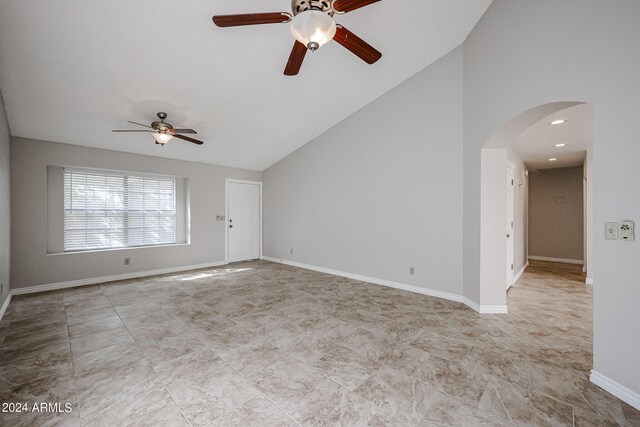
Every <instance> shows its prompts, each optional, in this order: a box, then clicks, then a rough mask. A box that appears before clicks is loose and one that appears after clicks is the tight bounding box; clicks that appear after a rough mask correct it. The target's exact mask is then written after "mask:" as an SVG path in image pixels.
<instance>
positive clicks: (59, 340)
mask: <svg viewBox="0 0 640 427" xmlns="http://www.w3.org/2000/svg"><path fill="white" fill-rule="evenodd" d="M64 347H66V348H68V347H69V335H68V333H67V331H56V332H53V333H48V334H44V335H38V334H36V335H34V336H31V335H26V336H16V337H15V338H10V337H9V334H7V336H6V337H5V339H4V341H3V343H2V346H1V347H0V361H1V362H0V363H1V364H8V363H14V362H16V361H18V360H20V359H23V358H29V357H32V356H34V355H36V354H40V353H44V352H47V351H56V350H59V349H62V348H64Z"/></svg>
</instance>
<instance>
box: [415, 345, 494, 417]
mask: <svg viewBox="0 0 640 427" xmlns="http://www.w3.org/2000/svg"><path fill="white" fill-rule="evenodd" d="M413 377H415V378H416V379H418V380H420V381H422V382H425V383H428V384H430V385H432V386H433V387H435V388H437V389H438V390H440V391H443V392H444V393H446V394H448V395H450V396H453V397H456V398H458V399H460V400H462V401H464V402H466V403H468V404H470V405H473V406H477V405H478V402H479V401H480V398H481V397H482V394H483V393H484V390H485V388H486V386H487V384H488V382H489V379H490V375H488V374H486V373H484V372H482V371H481V370H478V369H475V368H474V367H472V366H470V365H463V364H461V363H457V362H451V361H450V360H447V359H442V358H440V357H437V356H433V357H431V358H429V359H428V360H427V361H425V362H424V363H423V364H422V365H420V366H419V367H418V368H417V369H416V370H415V372H414V373H413Z"/></svg>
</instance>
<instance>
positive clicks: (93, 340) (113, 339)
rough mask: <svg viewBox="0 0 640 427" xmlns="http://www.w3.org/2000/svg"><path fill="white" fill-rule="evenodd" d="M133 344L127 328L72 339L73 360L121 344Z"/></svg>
mask: <svg viewBox="0 0 640 427" xmlns="http://www.w3.org/2000/svg"><path fill="white" fill-rule="evenodd" d="M133 343H134V341H133V337H131V335H130V334H129V331H127V329H126V328H125V327H119V328H115V329H109V330H107V331H103V332H98V333H95V334H91V335H84V336H81V337H76V338H73V339H71V352H72V354H73V358H74V359H77V358H78V357H81V356H83V355H85V354H87V353H90V352H92V351H96V350H101V349H103V348H107V347H112V346H114V345H119V344H133Z"/></svg>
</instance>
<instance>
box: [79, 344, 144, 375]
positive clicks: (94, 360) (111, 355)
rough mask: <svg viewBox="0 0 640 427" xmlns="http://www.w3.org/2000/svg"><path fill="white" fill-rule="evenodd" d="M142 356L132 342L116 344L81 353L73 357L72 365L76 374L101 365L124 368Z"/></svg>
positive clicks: (136, 361) (92, 369)
mask: <svg viewBox="0 0 640 427" xmlns="http://www.w3.org/2000/svg"><path fill="white" fill-rule="evenodd" d="M143 358H144V356H143V355H142V353H141V352H140V349H139V348H138V346H137V345H135V344H134V343H132V342H127V343H124V344H117V345H113V346H110V347H105V348H101V349H99V350H95V351H91V352H88V353H85V354H83V355H82V356H80V357H79V358H76V359H74V361H73V367H74V371H75V374H76V376H78V375H82V374H84V373H86V372H89V371H95V370H97V369H99V368H101V367H103V366H108V368H109V369H113V370H119V369H124V368H125V367H127V366H129V365H133V364H136V363H138V362H139V361H140V360H142V359H143Z"/></svg>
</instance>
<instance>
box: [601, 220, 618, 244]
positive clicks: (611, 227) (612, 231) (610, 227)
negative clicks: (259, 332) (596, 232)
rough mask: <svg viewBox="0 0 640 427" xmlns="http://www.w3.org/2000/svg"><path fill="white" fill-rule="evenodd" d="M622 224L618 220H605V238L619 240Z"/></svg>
mask: <svg viewBox="0 0 640 427" xmlns="http://www.w3.org/2000/svg"><path fill="white" fill-rule="evenodd" d="M619 225H620V224H618V223H617V222H605V223H604V238H605V239H606V240H618V227H619Z"/></svg>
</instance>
